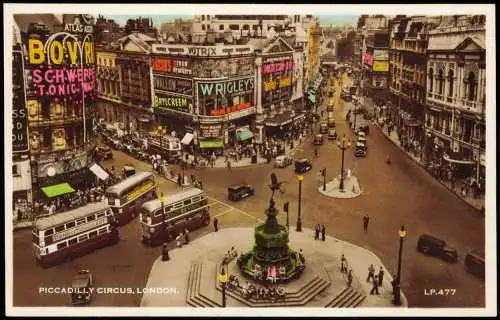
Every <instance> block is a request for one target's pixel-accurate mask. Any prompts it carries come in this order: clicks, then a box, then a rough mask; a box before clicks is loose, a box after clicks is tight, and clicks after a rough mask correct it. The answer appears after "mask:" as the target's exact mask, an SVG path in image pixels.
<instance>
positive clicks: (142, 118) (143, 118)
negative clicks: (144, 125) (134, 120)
mask: <svg viewBox="0 0 500 320" xmlns="http://www.w3.org/2000/svg"><path fill="white" fill-rule="evenodd" d="M138 120H139V121H140V122H149V121H151V119H149V118H146V117H140V118H139V119H138Z"/></svg>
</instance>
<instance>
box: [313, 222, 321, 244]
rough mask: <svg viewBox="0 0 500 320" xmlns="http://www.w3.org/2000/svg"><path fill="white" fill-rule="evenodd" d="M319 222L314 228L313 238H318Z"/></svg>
mask: <svg viewBox="0 0 500 320" xmlns="http://www.w3.org/2000/svg"><path fill="white" fill-rule="evenodd" d="M319 229H320V228H319V224H317V225H316V229H315V230H314V240H318V239H319Z"/></svg>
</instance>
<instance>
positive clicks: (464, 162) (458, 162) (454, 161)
mask: <svg viewBox="0 0 500 320" xmlns="http://www.w3.org/2000/svg"><path fill="white" fill-rule="evenodd" d="M443 159H444V160H446V161H448V162H451V163H457V164H474V163H475V162H474V161H472V160H466V159H457V158H451V157H450V156H449V155H447V154H444V155H443Z"/></svg>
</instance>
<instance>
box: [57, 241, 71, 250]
mask: <svg viewBox="0 0 500 320" xmlns="http://www.w3.org/2000/svg"><path fill="white" fill-rule="evenodd" d="M67 246H68V244H67V243H66V241H64V242H61V243H58V244H57V250H61V249H64V248H66V247H67Z"/></svg>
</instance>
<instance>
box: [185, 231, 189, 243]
mask: <svg viewBox="0 0 500 320" xmlns="http://www.w3.org/2000/svg"><path fill="white" fill-rule="evenodd" d="M184 241H185V242H186V244H188V243H189V230H188V229H186V230H184Z"/></svg>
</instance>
